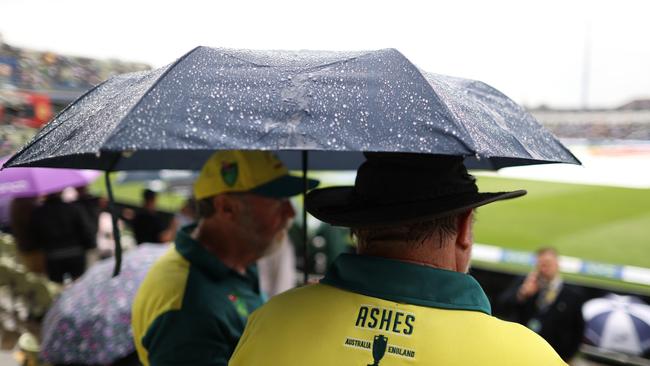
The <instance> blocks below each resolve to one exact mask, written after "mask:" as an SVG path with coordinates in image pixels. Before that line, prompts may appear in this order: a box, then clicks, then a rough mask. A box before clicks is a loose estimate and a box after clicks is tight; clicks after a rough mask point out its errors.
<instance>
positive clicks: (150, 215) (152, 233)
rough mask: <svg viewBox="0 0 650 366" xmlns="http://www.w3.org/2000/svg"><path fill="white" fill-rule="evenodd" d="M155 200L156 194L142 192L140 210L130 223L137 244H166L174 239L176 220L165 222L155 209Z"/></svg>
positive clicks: (149, 190) (150, 191) (148, 190)
mask: <svg viewBox="0 0 650 366" xmlns="http://www.w3.org/2000/svg"><path fill="white" fill-rule="evenodd" d="M157 198H158V193H156V192H155V191H152V190H151V189H145V190H143V191H142V208H140V209H139V210H137V212H136V213H135V216H134V217H133V220H131V221H130V224H131V228H132V229H133V235H134V236H135V241H136V243H137V244H142V243H167V242H170V241H172V240H173V239H174V235H175V234H176V220H175V219H172V220H171V221H167V220H165V218H164V217H163V216H161V214H160V213H159V212H158V210H157V208H156V205H157Z"/></svg>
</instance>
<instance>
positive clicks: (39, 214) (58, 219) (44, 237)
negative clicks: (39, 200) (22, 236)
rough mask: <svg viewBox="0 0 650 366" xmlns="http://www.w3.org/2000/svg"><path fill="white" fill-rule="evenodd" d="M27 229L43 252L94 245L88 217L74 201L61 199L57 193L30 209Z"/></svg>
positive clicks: (61, 251) (50, 252)
mask: <svg viewBox="0 0 650 366" xmlns="http://www.w3.org/2000/svg"><path fill="white" fill-rule="evenodd" d="M30 229H31V230H32V233H33V236H34V241H35V243H36V245H37V246H38V247H39V248H40V249H43V250H44V251H45V253H46V256H54V257H56V256H57V255H56V253H65V250H66V249H68V252H70V253H71V252H73V249H72V248H79V249H80V251H81V252H85V251H86V250H87V249H92V248H94V247H95V246H96V237H95V232H94V231H93V225H92V223H91V222H90V218H88V217H86V216H85V214H84V212H83V211H81V209H80V208H79V207H77V206H76V205H73V204H70V203H67V202H63V201H62V200H61V198H59V197H48V198H47V199H46V200H45V202H44V203H43V204H42V205H41V206H40V207H37V208H36V209H35V210H34V212H33V213H32V217H31V222H30Z"/></svg>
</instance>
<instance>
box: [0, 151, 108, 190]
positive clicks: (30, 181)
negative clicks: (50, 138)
mask: <svg viewBox="0 0 650 366" xmlns="http://www.w3.org/2000/svg"><path fill="white" fill-rule="evenodd" d="M8 159H9V157H5V158H2V159H0V164H4V162H5V161H7V160H8ZM98 176H99V172H97V171H94V170H79V169H58V168H8V169H3V170H2V171H0V199H1V198H5V197H11V198H15V197H35V196H40V195H44V194H48V193H53V192H58V191H61V190H63V189H64V188H66V187H79V186H85V185H86V184H88V183H90V182H92V181H93V180H95V178H97V177H98Z"/></svg>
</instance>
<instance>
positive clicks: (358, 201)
mask: <svg viewBox="0 0 650 366" xmlns="http://www.w3.org/2000/svg"><path fill="white" fill-rule="evenodd" d="M365 155H366V158H367V160H366V162H364V163H363V164H362V165H361V167H360V168H359V170H358V172H357V177H356V181H355V185H354V187H332V188H324V189H316V190H313V191H311V192H310V193H309V194H308V195H307V200H306V206H307V210H308V211H309V212H310V213H311V214H312V215H314V216H315V217H316V218H318V219H320V220H322V221H325V222H328V223H330V224H332V225H336V226H347V227H350V228H351V229H352V231H353V233H354V235H355V236H356V237H357V239H358V242H359V252H360V253H362V254H374V253H377V252H378V251H381V252H382V253H384V254H385V253H389V255H388V256H398V255H401V254H400V252H399V250H410V251H411V252H412V253H411V254H412V256H415V255H420V254H424V253H428V252H427V250H437V249H443V248H446V247H448V246H450V245H449V244H455V245H454V247H456V248H457V249H458V248H460V249H459V250H461V251H462V252H463V256H465V255H466V254H468V253H469V249H471V241H472V232H471V231H472V230H471V227H472V217H473V215H472V213H473V210H474V209H475V208H476V207H479V206H482V205H485V204H488V203H491V202H494V201H498V200H503V199H508V198H514V197H519V196H522V195H524V194H525V193H526V192H525V191H514V192H495V193H492V192H479V190H478V186H477V185H476V182H475V179H474V177H473V176H472V175H470V174H469V173H468V172H467V169H466V168H465V166H464V165H463V158H462V157H456V156H440V155H428V154H405V153H366V154H365ZM391 246H392V248H391ZM423 246H425V247H426V248H423ZM398 247H399V248H398ZM445 250H447V249H445ZM447 251H448V250H447ZM446 254H447V255H452V254H453V253H451V254H450V253H446ZM404 259H408V258H404Z"/></svg>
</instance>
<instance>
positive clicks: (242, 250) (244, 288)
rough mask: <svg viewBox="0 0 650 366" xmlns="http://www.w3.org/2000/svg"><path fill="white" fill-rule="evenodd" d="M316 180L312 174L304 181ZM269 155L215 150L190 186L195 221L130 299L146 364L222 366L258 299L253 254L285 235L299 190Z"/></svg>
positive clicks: (258, 254) (295, 181) (259, 302)
mask: <svg viewBox="0 0 650 366" xmlns="http://www.w3.org/2000/svg"><path fill="white" fill-rule="evenodd" d="M317 184H318V182H317V181H313V180H310V181H309V188H313V187H315V186H316V185H317ZM303 186H304V183H303V181H302V179H301V178H299V177H294V176H291V175H289V174H288V171H287V168H286V167H285V166H284V165H283V164H282V162H281V161H280V160H278V159H277V157H275V155H273V154H271V153H269V152H260V151H220V152H217V153H215V154H214V155H212V157H211V158H210V159H209V160H208V161H207V162H206V163H205V165H204V166H203V169H202V170H201V173H200V175H199V178H198V179H197V181H196V183H195V186H194V195H195V198H196V200H197V201H198V211H199V217H200V218H199V222H198V224H197V225H194V226H188V227H185V228H183V229H181V230H180V231H179V232H178V234H177V236H176V241H175V247H174V248H172V249H171V250H170V251H169V252H168V253H167V254H165V255H164V256H163V257H162V258H161V259H159V260H158V261H157V262H156V263H155V264H154V265H153V266H152V268H151V269H150V271H149V273H148V274H147V277H146V278H145V280H144V282H143V283H142V285H141V287H140V289H139V290H138V293H137V295H136V298H135V301H134V304H133V313H132V321H131V323H132V328H133V337H134V341H135V344H136V349H137V351H138V356H139V358H140V361H141V362H142V363H143V364H144V365H145V366H146V365H152V366H154V365H170V364H175V365H226V364H227V362H228V359H229V358H230V356H231V354H232V352H233V351H234V349H235V346H236V344H237V341H238V340H239V337H240V336H241V333H242V331H243V329H244V325H245V324H246V320H247V317H248V315H249V314H250V313H251V312H252V311H253V310H255V309H256V308H257V307H259V306H260V305H262V302H263V301H262V297H261V296H260V290H259V282H258V278H257V272H256V269H255V267H254V265H253V264H254V263H255V261H257V260H258V259H259V258H261V257H262V256H263V255H264V254H266V253H268V252H270V251H272V249H273V247H274V246H275V245H278V244H279V243H281V240H282V239H283V236H284V235H286V229H287V226H288V224H289V222H290V220H291V218H292V217H293V216H294V214H295V212H294V210H293V207H292V206H291V203H290V202H289V200H288V197H291V196H293V195H297V194H299V193H300V192H302V190H303Z"/></svg>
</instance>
